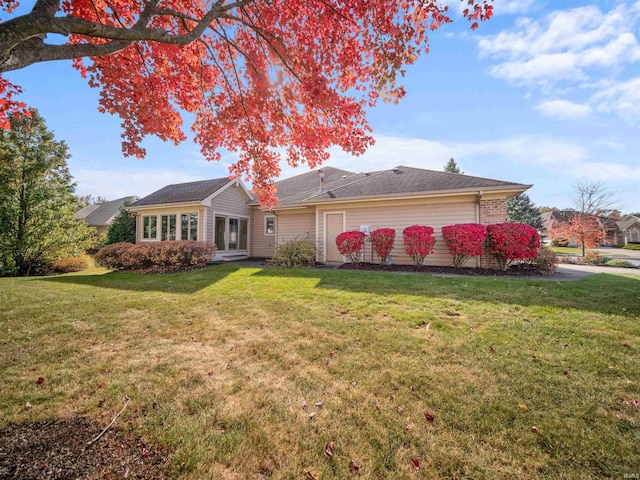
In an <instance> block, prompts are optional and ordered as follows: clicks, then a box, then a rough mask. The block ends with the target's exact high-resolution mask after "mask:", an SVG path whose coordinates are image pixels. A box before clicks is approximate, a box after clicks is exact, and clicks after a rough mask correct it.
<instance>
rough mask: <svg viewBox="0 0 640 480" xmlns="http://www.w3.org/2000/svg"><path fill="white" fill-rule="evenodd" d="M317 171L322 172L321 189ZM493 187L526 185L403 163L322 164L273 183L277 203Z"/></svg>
mask: <svg viewBox="0 0 640 480" xmlns="http://www.w3.org/2000/svg"><path fill="white" fill-rule="evenodd" d="M319 172H323V173H324V184H323V185H322V188H321V185H320V176H319ZM493 187H498V188H499V187H506V188H509V187H511V188H515V189H521V190H522V191H524V190H526V189H527V188H529V187H530V185H524V184H520V183H514V182H505V181H501V180H493V179H489V178H481V177H472V176H470V175H462V174H457V173H448V172H439V171H435V170H425V169H422V168H413V167H404V166H399V167H396V168H392V169H390V170H380V171H376V172H365V173H352V172H348V171H346V170H339V169H336V168H332V167H324V168H322V169H321V170H316V171H312V172H308V173H304V174H302V175H298V176H296V177H292V178H287V179H285V180H281V181H279V182H276V188H277V196H278V200H279V205H280V206H293V205H297V204H314V203H316V202H325V201H331V200H332V199H350V198H354V199H357V198H362V197H386V196H394V195H412V194H422V193H437V192H441V191H449V190H479V189H486V188H493Z"/></svg>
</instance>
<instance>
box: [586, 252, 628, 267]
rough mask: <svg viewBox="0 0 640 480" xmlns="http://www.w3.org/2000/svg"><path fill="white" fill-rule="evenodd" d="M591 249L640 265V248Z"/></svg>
mask: <svg viewBox="0 0 640 480" xmlns="http://www.w3.org/2000/svg"><path fill="white" fill-rule="evenodd" d="M590 250H592V251H594V252H598V253H599V254H600V255H605V256H607V257H611V258H613V259H615V260H625V261H627V262H629V263H633V264H634V265H635V266H636V267H640V250H625V249H624V248H611V247H599V248H591V249H590Z"/></svg>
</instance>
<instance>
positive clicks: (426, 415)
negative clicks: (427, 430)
mask: <svg viewBox="0 0 640 480" xmlns="http://www.w3.org/2000/svg"><path fill="white" fill-rule="evenodd" d="M424 418H425V419H426V420H427V422H429V423H433V422H434V420H435V419H436V418H435V417H434V416H433V415H431V414H430V413H429V412H424Z"/></svg>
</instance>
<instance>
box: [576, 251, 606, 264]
mask: <svg viewBox="0 0 640 480" xmlns="http://www.w3.org/2000/svg"><path fill="white" fill-rule="evenodd" d="M610 260H611V257H605V256H604V255H600V254H599V253H598V252H591V251H589V252H587V254H586V255H585V256H584V257H583V258H582V263H584V264H586V265H604V264H606V263H607V262H608V261H610Z"/></svg>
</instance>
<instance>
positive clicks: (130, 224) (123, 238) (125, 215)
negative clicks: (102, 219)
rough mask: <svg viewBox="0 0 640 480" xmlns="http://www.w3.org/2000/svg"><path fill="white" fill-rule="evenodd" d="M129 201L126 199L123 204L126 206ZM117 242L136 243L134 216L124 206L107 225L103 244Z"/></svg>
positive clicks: (129, 203)
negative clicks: (107, 229)
mask: <svg viewBox="0 0 640 480" xmlns="http://www.w3.org/2000/svg"><path fill="white" fill-rule="evenodd" d="M131 203H132V202H131V201H130V200H127V202H125V205H124V206H125V207H128V206H129V205H131ZM118 242H130V243H136V217H134V216H133V215H131V214H130V213H129V212H128V211H127V210H125V209H124V208H121V209H120V211H119V212H118V215H116V218H114V219H113V222H112V223H111V225H110V226H109V231H108V232H107V240H106V242H105V245H111V244H112V243H118Z"/></svg>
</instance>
